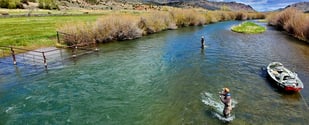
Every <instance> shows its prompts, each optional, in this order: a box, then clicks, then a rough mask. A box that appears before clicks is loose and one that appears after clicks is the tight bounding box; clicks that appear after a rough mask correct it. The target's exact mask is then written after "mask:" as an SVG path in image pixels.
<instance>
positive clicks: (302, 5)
mask: <svg viewBox="0 0 309 125" xmlns="http://www.w3.org/2000/svg"><path fill="white" fill-rule="evenodd" d="M290 7H295V8H297V9H298V10H300V11H303V12H306V13H309V2H299V3H295V4H291V5H288V6H286V7H285V8H284V9H287V8H290Z"/></svg>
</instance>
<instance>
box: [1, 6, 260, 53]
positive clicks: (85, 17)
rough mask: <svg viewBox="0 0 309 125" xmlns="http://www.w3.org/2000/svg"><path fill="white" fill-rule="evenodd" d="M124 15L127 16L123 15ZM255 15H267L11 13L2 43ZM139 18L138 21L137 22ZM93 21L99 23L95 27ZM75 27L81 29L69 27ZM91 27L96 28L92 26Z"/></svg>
mask: <svg viewBox="0 0 309 125" xmlns="http://www.w3.org/2000/svg"><path fill="white" fill-rule="evenodd" d="M44 12H45V11H44ZM183 12H184V13H183ZM53 13H55V12H53ZM123 16H125V17H126V18H123ZM256 17H258V18H262V17H264V15H263V14H261V13H245V12H242V13H237V12H230V11H206V10H203V9H189V10H188V9H170V10H168V9H167V10H165V11H132V10H118V11H111V10H104V11H100V13H96V14H92V12H90V13H88V14H77V15H75V14H74V13H72V15H63V16H44V17H36V16H30V17H8V18H2V19H1V22H0V28H1V29H4V30H1V31H0V46H18V47H22V48H27V49H37V48H41V47H48V46H55V45H56V41H57V40H56V31H57V30H59V31H63V32H66V33H70V34H74V35H76V36H78V37H85V35H88V36H87V37H88V38H90V37H92V38H91V39H93V37H97V38H101V39H98V41H99V42H106V41H112V40H126V39H132V37H129V38H128V37H126V35H125V34H123V32H120V31H127V30H126V29H123V27H126V26H133V25H131V24H132V23H135V25H134V26H135V30H137V31H138V32H137V33H138V34H133V35H138V37H141V36H142V35H147V34H150V33H155V32H159V31H162V30H167V29H176V27H177V28H180V27H183V26H196V25H204V24H209V23H215V22H219V21H226V20H235V19H240V20H246V19H252V18H256ZM113 18H118V20H120V21H121V20H123V21H122V22H123V23H128V25H121V26H120V27H118V28H116V25H115V26H113V25H110V24H108V22H109V23H111V22H112V21H111V20H113ZM104 20H105V21H107V22H106V23H105V24H104V23H99V22H104ZM108 20H109V21H108ZM131 21H133V22H131ZM136 21H137V22H139V23H138V25H137V23H136ZM79 24H80V25H79ZM86 24H87V25H86ZM94 24H98V25H97V26H96V27H94V26H93V25H94ZM102 24H104V25H108V26H112V27H107V26H102V27H100V28H101V29H100V28H99V27H98V26H99V25H102ZM90 25H91V26H90ZM85 26H86V27H85ZM136 27H137V28H136ZM74 28H75V29H81V30H72V31H70V30H68V29H74ZM91 28H93V29H92V30H91ZM102 28H103V29H102ZM111 28H112V30H111ZM94 30H96V31H98V30H99V31H100V32H104V33H107V31H119V33H120V34H116V36H117V39H116V37H115V36H108V35H107V34H99V32H94ZM110 33H111V32H110ZM114 33H115V32H114ZM127 33H132V32H127ZM129 35H132V34H129ZM133 38H136V37H133Z"/></svg>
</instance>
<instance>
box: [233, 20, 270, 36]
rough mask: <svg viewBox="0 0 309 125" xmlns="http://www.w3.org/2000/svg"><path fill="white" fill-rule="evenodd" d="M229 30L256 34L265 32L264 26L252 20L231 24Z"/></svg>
mask: <svg viewBox="0 0 309 125" xmlns="http://www.w3.org/2000/svg"><path fill="white" fill-rule="evenodd" d="M231 30H232V31H234V32H238V33H248V34H256V33H263V32H265V31H266V28H265V27H263V26H260V25H257V24H255V23H253V22H244V23H242V24H240V25H237V26H232V28H231Z"/></svg>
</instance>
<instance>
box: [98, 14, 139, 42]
mask: <svg viewBox="0 0 309 125" xmlns="http://www.w3.org/2000/svg"><path fill="white" fill-rule="evenodd" d="M95 29H96V39H97V41H99V42H106V41H110V40H128V39H135V38H138V37H141V36H142V31H141V29H139V28H138V26H137V20H136V17H134V16H127V15H117V16H113V15H111V16H107V17H106V18H101V19H99V20H97V22H96V26H95Z"/></svg>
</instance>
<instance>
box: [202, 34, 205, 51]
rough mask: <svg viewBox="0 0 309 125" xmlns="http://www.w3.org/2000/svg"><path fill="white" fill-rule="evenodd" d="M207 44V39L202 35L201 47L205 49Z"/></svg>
mask: <svg viewBox="0 0 309 125" xmlns="http://www.w3.org/2000/svg"><path fill="white" fill-rule="evenodd" d="M204 46H205V39H204V36H202V38H201V48H202V49H203V48H204Z"/></svg>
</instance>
